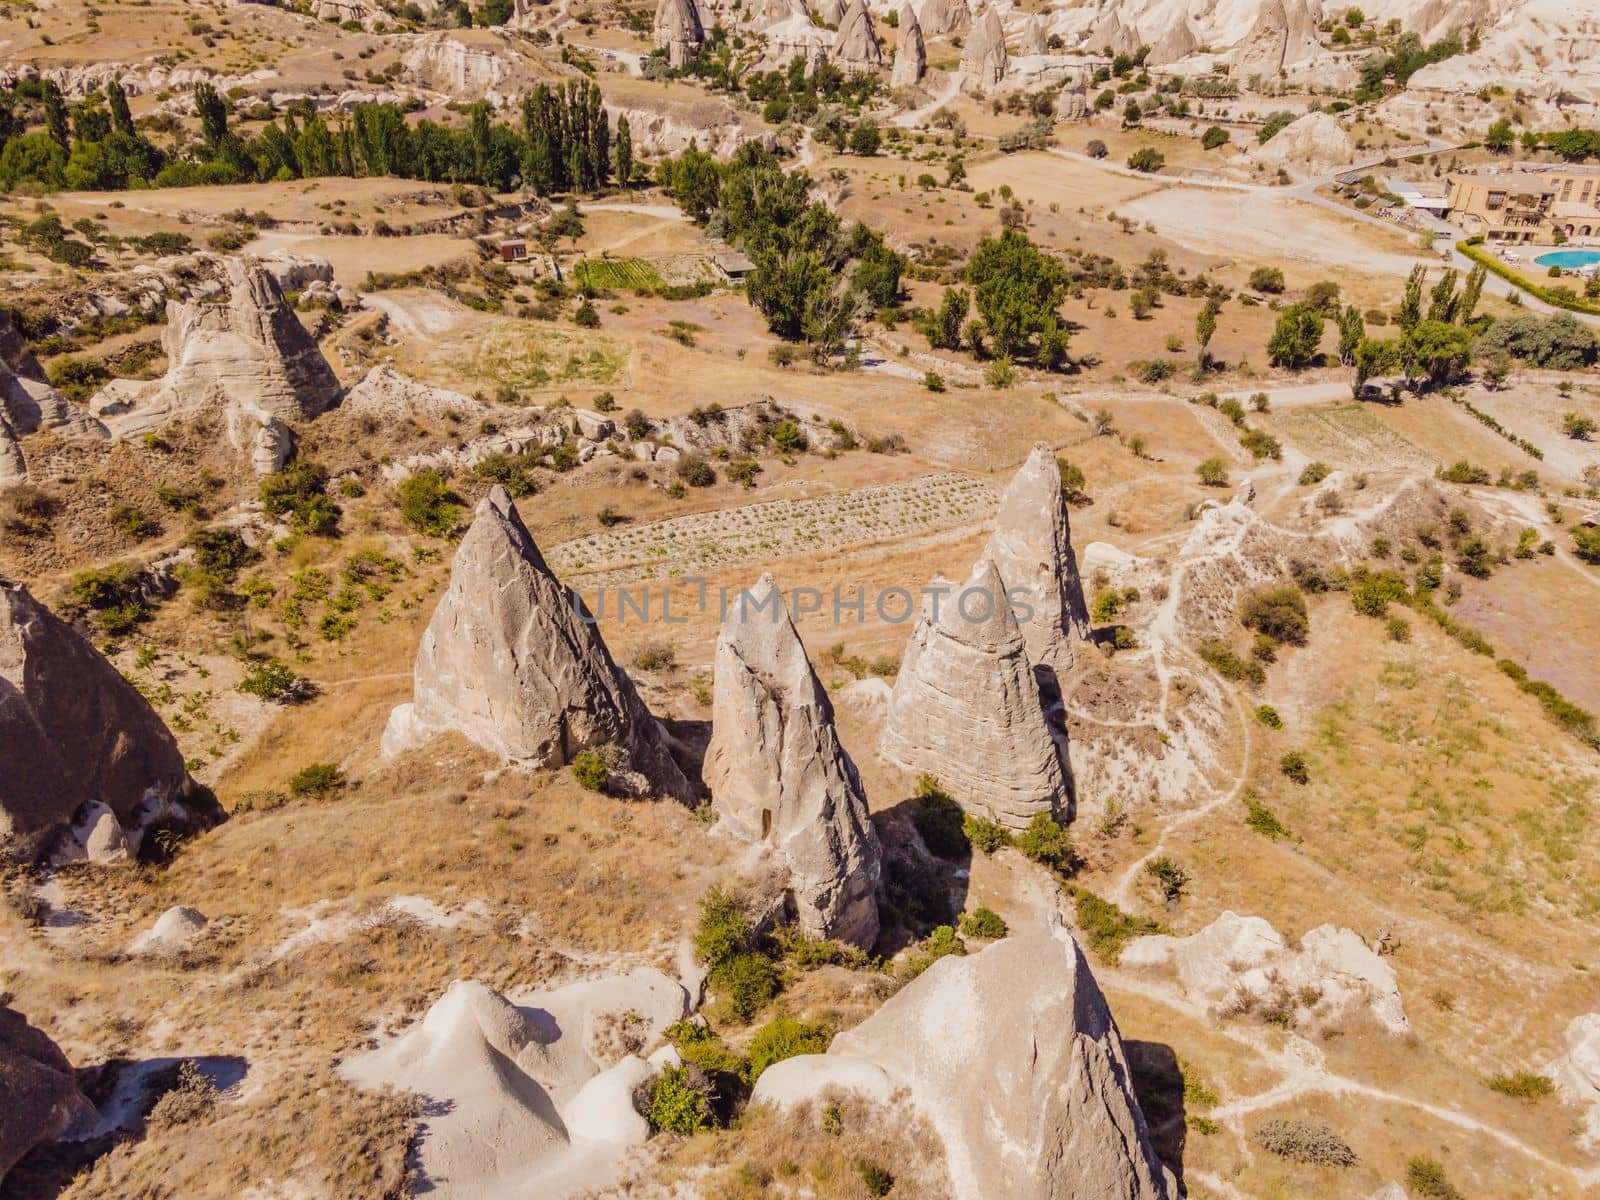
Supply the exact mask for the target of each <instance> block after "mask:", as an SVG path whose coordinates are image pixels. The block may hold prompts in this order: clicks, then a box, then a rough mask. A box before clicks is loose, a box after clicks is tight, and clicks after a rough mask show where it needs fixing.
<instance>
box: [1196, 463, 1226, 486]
mask: <svg viewBox="0 0 1600 1200" xmlns="http://www.w3.org/2000/svg"><path fill="white" fill-rule="evenodd" d="M1194 473H1195V474H1196V475H1197V476H1199V478H1200V482H1201V483H1202V484H1204V485H1205V486H1206V487H1227V486H1228V464H1227V463H1226V462H1224V461H1223V460H1222V459H1220V458H1208V459H1206V460H1205V461H1203V462H1201V463H1200V464H1199V465H1198V466H1196V467H1195V469H1194Z"/></svg>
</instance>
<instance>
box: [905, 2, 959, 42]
mask: <svg viewBox="0 0 1600 1200" xmlns="http://www.w3.org/2000/svg"><path fill="white" fill-rule="evenodd" d="M917 24H919V25H921V26H922V34H923V36H924V37H931V38H932V37H944V36H945V35H946V34H948V33H954V32H955V31H956V30H958V29H964V28H966V26H968V25H970V24H972V12H971V10H970V9H969V8H968V7H967V0H922V9H921V11H920V12H918V13H917Z"/></svg>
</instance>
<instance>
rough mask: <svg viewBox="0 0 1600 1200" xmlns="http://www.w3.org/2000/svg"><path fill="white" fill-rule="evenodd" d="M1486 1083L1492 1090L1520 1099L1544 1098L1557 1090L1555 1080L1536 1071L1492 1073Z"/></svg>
mask: <svg viewBox="0 0 1600 1200" xmlns="http://www.w3.org/2000/svg"><path fill="white" fill-rule="evenodd" d="M1483 1082H1484V1084H1485V1085H1486V1086H1487V1087H1488V1088H1489V1090H1490V1091H1495V1092H1499V1093H1500V1094H1501V1095H1502V1096H1513V1097H1515V1098H1516V1099H1518V1100H1542V1099H1544V1097H1546V1096H1548V1095H1550V1094H1551V1093H1552V1092H1554V1091H1555V1090H1556V1085H1555V1081H1554V1080H1552V1079H1551V1078H1550V1076H1548V1075H1540V1074H1538V1073H1537V1072H1534V1071H1513V1072H1511V1073H1510V1074H1508V1075H1491V1076H1490V1077H1489V1078H1488V1079H1485V1080H1484V1081H1483Z"/></svg>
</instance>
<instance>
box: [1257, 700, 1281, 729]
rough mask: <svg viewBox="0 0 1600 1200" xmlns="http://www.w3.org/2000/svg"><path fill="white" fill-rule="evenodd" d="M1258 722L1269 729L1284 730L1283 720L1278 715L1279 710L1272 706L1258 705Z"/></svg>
mask: <svg viewBox="0 0 1600 1200" xmlns="http://www.w3.org/2000/svg"><path fill="white" fill-rule="evenodd" d="M1256 720H1258V721H1260V722H1261V723H1262V724H1263V725H1265V726H1266V727H1267V728H1268V729H1282V728H1283V718H1282V717H1280V716H1279V715H1278V710H1277V709H1275V708H1273V707H1272V705H1270V704H1258V705H1256Z"/></svg>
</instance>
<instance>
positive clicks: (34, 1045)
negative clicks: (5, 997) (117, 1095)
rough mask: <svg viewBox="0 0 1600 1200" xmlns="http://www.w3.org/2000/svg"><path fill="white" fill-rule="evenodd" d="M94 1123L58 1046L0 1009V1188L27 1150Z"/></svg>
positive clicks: (19, 1017)
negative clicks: (8, 1173)
mask: <svg viewBox="0 0 1600 1200" xmlns="http://www.w3.org/2000/svg"><path fill="white" fill-rule="evenodd" d="M95 1118H96V1114H95V1111H94V1106H93V1105H91V1104H90V1103H89V1101H88V1100H86V1099H85V1098H84V1097H83V1094H82V1093H81V1092H79V1091H78V1083H77V1077H76V1076H75V1075H74V1074H73V1073H72V1064H71V1063H70V1062H68V1061H67V1056H66V1055H64V1054H63V1053H61V1049H60V1047H58V1046H57V1045H56V1044H55V1042H53V1041H51V1040H50V1038H49V1037H48V1036H47V1035H46V1034H45V1033H44V1032H42V1031H41V1030H38V1029H35V1028H34V1027H33V1026H32V1025H30V1024H29V1023H28V1021H27V1018H25V1017H24V1016H23V1015H22V1014H21V1013H19V1012H17V1011H16V1010H15V1009H13V1008H9V1007H7V1006H6V1005H3V1004H0V1184H4V1183H5V1177H6V1173H7V1172H9V1171H10V1170H11V1168H12V1167H14V1166H16V1165H17V1160H18V1159H20V1158H21V1157H22V1156H23V1155H24V1154H26V1153H27V1152H28V1151H29V1150H32V1149H33V1148H34V1147H35V1146H37V1145H39V1144H41V1143H42V1142H48V1141H51V1140H53V1139H55V1138H59V1137H61V1136H63V1135H65V1134H67V1133H69V1132H73V1131H74V1130H75V1129H80V1128H87V1127H88V1126H90V1125H92V1124H93V1122H94V1121H95Z"/></svg>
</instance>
